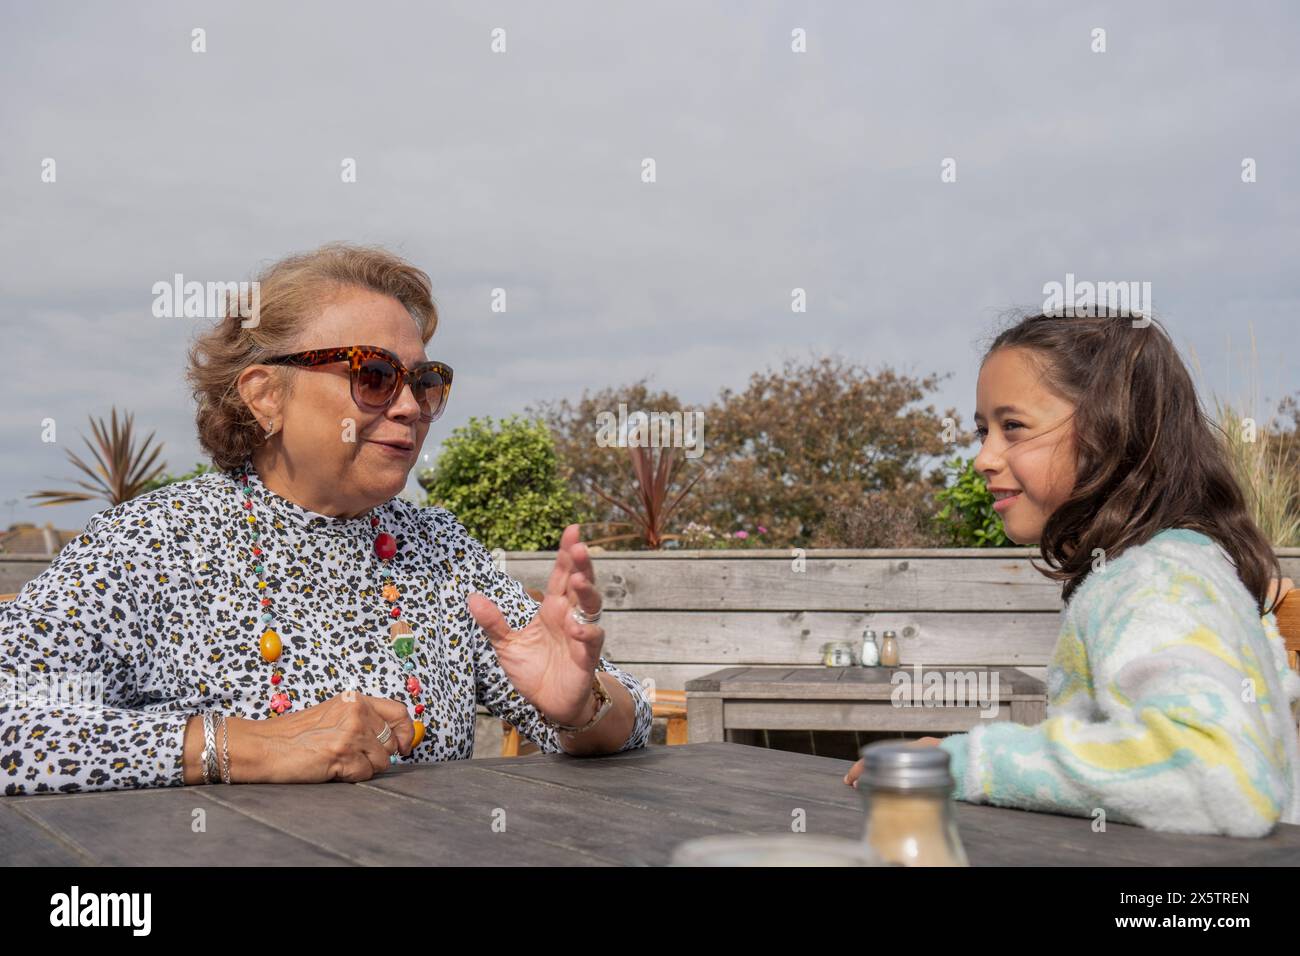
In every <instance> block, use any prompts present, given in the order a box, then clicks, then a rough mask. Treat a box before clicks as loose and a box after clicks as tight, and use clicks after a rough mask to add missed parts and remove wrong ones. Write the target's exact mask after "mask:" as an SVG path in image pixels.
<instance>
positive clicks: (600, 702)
mask: <svg viewBox="0 0 1300 956" xmlns="http://www.w3.org/2000/svg"><path fill="white" fill-rule="evenodd" d="M591 690H592V693H594V694H595V695H596V712H595V713H594V714H592V716H591V720H589V721H587V722H586V723H585V724H583V725H582V726H581V727H571V726H569V725H568V724H559V723H556V722H555V721H553V720H551V718H549V717H547V716H546V715H545V714H542V721H543V723H545V724H546V726H548V727H550V728H551V729H552V730H557V731H559V732H561V733H565V734H581V733H585V732H586V731H588V730H590V729H591V728H592V727H595V726H596V724H597V723H599V722H600V719H601V718H602V717H604V716H605V714H607V713H608V712H609V710H610V708H611V707H613V706H614V698H613V697H610V696H609V691H607V690H605V685H604V684H602V683H601V682H600V678H599V677H598V676H597V675H596V674H592V675H591Z"/></svg>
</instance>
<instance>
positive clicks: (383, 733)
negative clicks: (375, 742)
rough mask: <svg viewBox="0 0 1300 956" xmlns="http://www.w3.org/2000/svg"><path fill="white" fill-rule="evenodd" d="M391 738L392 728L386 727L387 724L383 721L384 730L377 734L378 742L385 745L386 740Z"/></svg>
mask: <svg viewBox="0 0 1300 956" xmlns="http://www.w3.org/2000/svg"><path fill="white" fill-rule="evenodd" d="M392 736H393V728H392V727H390V726H388V722H387V721H385V722H384V729H383V730H381V731H380V732H379V734H378V737H379V742H380V743H381V744H386V743H388V739H389V738H390V737H392Z"/></svg>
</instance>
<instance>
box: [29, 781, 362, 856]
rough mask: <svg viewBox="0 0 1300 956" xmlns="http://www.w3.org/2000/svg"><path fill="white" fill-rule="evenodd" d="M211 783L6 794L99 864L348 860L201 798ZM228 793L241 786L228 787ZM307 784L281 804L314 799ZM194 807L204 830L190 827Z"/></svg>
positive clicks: (287, 793)
mask: <svg viewBox="0 0 1300 956" xmlns="http://www.w3.org/2000/svg"><path fill="white" fill-rule="evenodd" d="M216 789H217V788H216V787H212V788H209V787H201V786H200V787H160V788H157V789H146V790H108V791H104V792H102V793H76V794H64V795H58V796H55V795H48V796H47V795H41V796H24V797H5V798H4V799H5V800H21V801H22V806H21V809H22V811H23V812H24V813H29V814H31V816H32V817H34V818H35V819H37V820H39V821H40V823H41V824H42V825H44V826H46V827H48V828H49V829H50V830H51V831H53V832H55V833H57V834H58V835H59V836H60V837H61V838H62V839H63V840H65V841H66V842H68V843H70V844H72V845H74V846H76V847H79V848H80V849H81V851H83V852H84V854H85V855H86V856H88V857H90V858H91V859H93V860H94V862H95V863H96V864H98V865H100V866H342V865H346V864H347V862H348V861H347V860H346V859H344V858H343V857H341V856H339V855H338V854H336V853H333V852H331V851H329V850H326V849H324V848H322V847H318V846H314V845H312V844H311V843H310V842H305V841H303V840H300V839H297V838H296V837H293V836H291V835H289V834H287V833H284V832H283V831H280V830H277V829H276V828H275V827H272V826H268V825H266V824H264V823H262V822H259V821H258V820H255V819H253V818H251V817H249V816H247V815H245V814H243V813H240V812H237V811H235V810H232V809H228V808H226V807H224V806H222V805H221V804H219V803H217V802H215V801H213V800H211V799H209V798H208V795H207V794H206V793H205V792H204V791H210V790H216ZM228 789H229V790H231V791H232V792H233V791H234V790H237V789H242V788H241V787H230V788H228ZM311 789H313V788H310V787H294V788H292V789H286V790H285V791H284V792H283V796H282V798H281V799H283V800H285V801H286V802H287V803H291V804H293V803H296V804H298V806H299V807H301V806H302V805H303V804H304V803H307V804H310V803H311V802H313V795H312V794H311V793H310V792H309V791H310V790H311ZM196 810H202V811H203V817H204V818H205V823H204V825H205V827H206V831H205V832H199V833H195V832H194V830H193V825H194V821H195V820H196V819H197V818H196V815H195V811H196Z"/></svg>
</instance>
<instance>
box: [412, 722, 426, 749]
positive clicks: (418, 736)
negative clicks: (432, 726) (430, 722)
mask: <svg viewBox="0 0 1300 956" xmlns="http://www.w3.org/2000/svg"><path fill="white" fill-rule="evenodd" d="M423 739H424V723H423V721H419V720H417V721H416V722H415V736H414V737H412V738H411V746H412V747H413V748H414V747H418V746H420V741H421V740H423Z"/></svg>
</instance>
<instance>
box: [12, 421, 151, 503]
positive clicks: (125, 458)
mask: <svg viewBox="0 0 1300 956" xmlns="http://www.w3.org/2000/svg"><path fill="white" fill-rule="evenodd" d="M90 428H91V431H92V432H93V433H94V436H95V442H94V444H92V443H91V442H90V440H89V439H87V438H86V437H85V436H84V435H83V436H82V439H81V440H82V441H84V442H85V443H86V447H88V448H89V449H90V453H91V455H92V456H94V463H95V466H94V467H93V468H92V467H91V466H90V465H88V464H86V462H84V461H83V460H82V459H81V458H80V457H78V455H77V454H76V452H74V451H72V450H70V449H69V450H68V452H67V455H68V458H69V459H70V460H71V461H72V463H73V464H74V465H75V466H76V467H77V468H79V469H81V471H82V472H84V473H85V474H86V475H87V476H88V477H89V478H90V481H88V482H87V481H78V482H76V484H77V485H79V486H80V487H81V488H84V489H85V490H84V491H37V492H35V493H33V494H30V495H28V496H27V497H28V498H36V499H45V500H43V501H41V502H40V505H41V506H45V505H67V504H74V503H76V502H79V501H95V500H98V499H103V500H104V501H107V502H108V503H109V505H110V506H112V505H119V504H121V503H122V502H124V501H129V500H130V499H132V498H134V497H135V496H136V495H139V494H142V493H143V492H145V491H148V490H149V488H150V483H151V482H152V481H153V480H154V479H155V478H157V477H158V476H159V475H161V474H162V473H163V472H164V471H165V470H166V468H167V463H166V462H158V463H157V464H156V465H155V462H156V461H157V459H158V455H159V454H160V453H161V452H162V446H161V444H157V445H155V444H154V443H153V438H154V434H155V433H154V432H150V433H149V437H147V438H146V439H145V440H144V441H143V442H141V443H140V445H139V447H138V448H137V447H136V436H135V430H134V429H135V424H134V416H133V415H130V414H126V413H123V418H122V421H121V422H119V421H118V418H117V407H116V406H114V407H113V414H112V418H111V420H110V422H109V424H108V425H105V424H104V421H103V419H95V418H94V417H93V416H92V417H91V419H90ZM151 446H152V447H151Z"/></svg>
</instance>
